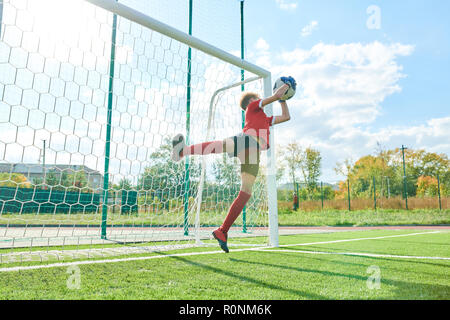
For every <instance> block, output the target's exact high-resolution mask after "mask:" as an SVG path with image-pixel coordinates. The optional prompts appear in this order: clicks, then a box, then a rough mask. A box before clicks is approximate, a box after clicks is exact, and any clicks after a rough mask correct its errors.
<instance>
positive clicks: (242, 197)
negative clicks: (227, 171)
mask: <svg viewBox="0 0 450 320" xmlns="http://www.w3.org/2000/svg"><path fill="white" fill-rule="evenodd" d="M246 139H247V140H248V138H246ZM247 146H248V144H247ZM237 156H238V158H239V160H240V161H241V190H240V192H239V194H238V196H237V198H236V199H235V200H234V202H233V204H232V205H231V207H230V209H229V211H228V214H227V216H226V218H225V220H224V222H223V223H222V225H221V226H220V227H219V228H218V229H217V230H214V231H213V236H214V238H215V239H216V240H217V241H218V242H219V245H220V247H221V248H222V250H223V251H225V252H229V250H228V245H227V241H228V230H230V228H231V226H232V225H233V223H234V221H236V219H237V217H238V216H239V215H240V214H241V212H242V210H243V209H244V207H245V205H246V204H247V202H248V200H250V197H251V195H252V189H253V184H254V183H255V180H256V177H257V176H258V171H259V156H260V153H259V147H258V146H253V147H251V146H248V147H247V148H245V149H244V150H242V151H241V152H239V154H238V155H237Z"/></svg>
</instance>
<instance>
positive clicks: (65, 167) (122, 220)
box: [0, 0, 278, 264]
mask: <svg viewBox="0 0 450 320" xmlns="http://www.w3.org/2000/svg"><path fill="white" fill-rule="evenodd" d="M0 4H1V6H0V10H2V11H1V12H0V13H1V14H2V15H0V109H1V110H2V111H1V112H0V132H2V135H0V264H2V263H11V262H14V263H16V262H22V261H44V260H46V261H49V260H52V259H53V260H54V259H57V260H64V259H78V258H82V257H84V256H87V257H96V256H105V255H124V254H133V253H143V252H148V251H150V250H160V248H164V249H163V250H170V249H172V248H182V247H186V246H192V245H213V246H217V242H216V241H215V240H214V239H213V238H212V235H211V231H212V230H213V229H214V228H216V227H217V226H218V225H220V223H221V222H222V221H223V219H224V218H225V215H226V212H227V211H228V209H229V206H230V205H231V203H232V201H233V200H234V199H235V197H236V194H237V192H238V190H239V186H240V177H239V173H238V172H239V165H238V160H237V159H235V158H228V157H226V156H225V155H209V156H208V157H202V159H201V160H200V158H198V157H195V156H194V157H189V158H186V160H185V162H183V161H181V162H178V163H175V162H173V161H172V160H171V159H170V156H168V155H169V153H170V152H171V146H170V141H171V139H172V138H173V136H175V134H178V133H182V132H184V130H185V131H186V134H187V141H188V143H189V144H191V143H192V142H191V140H192V141H195V142H196V143H198V142H203V141H205V140H206V139H215V140H218V139H224V138H227V137H230V136H232V135H235V134H237V133H238V132H239V131H240V130H242V114H241V110H240V108H239V105H238V100H239V97H240V96H241V94H242V92H241V86H243V85H245V86H246V90H249V91H252V92H257V93H258V94H259V95H264V96H266V97H267V96H270V95H272V80H271V73H270V72H269V71H267V70H265V69H263V68H261V67H259V66H257V65H254V64H252V63H250V62H248V61H245V60H243V59H240V58H238V57H237V56H235V55H233V54H231V53H229V52H227V51H225V50H223V49H220V48H218V47H216V46H213V45H211V44H210V43H208V42H206V41H204V40H201V39H199V38H196V37H194V36H191V35H188V34H187V33H184V32H182V31H180V30H178V29H176V28H174V27H171V26H169V25H167V24H165V23H162V22H161V21H159V20H157V19H155V18H152V17H150V16H148V15H146V14H144V13H142V12H139V11H137V10H135V9H133V8H130V7H128V6H126V5H124V4H121V3H120V2H118V1H115V0H67V1H65V2H64V3H63V2H62V1H60V0H32V1H31V0H28V1H24V0H4V1H2V0H0ZM188 52H189V53H188ZM191 52H192V56H191ZM191 67H192V73H191ZM242 70H244V71H245V75H246V78H245V79H243V80H242V79H241V71H242ZM191 75H192V84H191V80H190V79H191ZM191 89H192V94H191ZM264 111H265V112H266V113H267V114H268V115H269V116H271V115H272V114H273V109H272V106H271V105H269V106H267V107H266V108H265V109H264ZM270 130H271V133H270V141H269V143H270V146H271V147H270V149H269V150H267V151H266V152H263V154H262V158H261V167H260V168H261V170H260V174H259V175H258V177H257V180H256V182H255V187H254V191H253V194H252V197H251V199H250V201H249V202H248V204H247V206H246V210H247V214H246V211H244V212H243V214H242V215H241V217H242V225H241V220H238V221H236V223H235V225H234V226H233V228H232V229H233V230H230V233H229V235H230V245H231V246H233V245H235V246H248V245H256V246H265V245H270V246H273V247H277V246H278V208H277V189H276V188H277V182H276V158H275V148H276V145H275V143H274V130H273V128H272V127H271V129H270ZM239 219H241V218H239ZM241 226H242V227H241ZM247 226H249V228H248V229H247ZM133 243H136V244H138V245H136V246H135V247H133V246H132V244H133Z"/></svg>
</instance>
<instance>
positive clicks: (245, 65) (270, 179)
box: [86, 0, 279, 247]
mask: <svg viewBox="0 0 450 320" xmlns="http://www.w3.org/2000/svg"><path fill="white" fill-rule="evenodd" d="M86 1H88V2H90V3H92V4H94V5H97V6H99V7H102V8H104V9H106V10H108V11H111V12H113V13H115V14H117V15H119V16H122V17H124V18H127V19H129V20H131V21H134V22H137V23H139V24H141V25H143V26H145V27H148V28H150V29H152V30H155V31H157V32H160V33H161V34H164V35H166V36H168V37H170V38H173V39H176V40H178V41H180V42H182V43H184V44H186V45H188V46H190V47H192V48H195V49H198V50H200V51H203V52H205V53H208V54H210V55H212V56H214V57H217V58H219V59H221V60H223V61H226V62H228V63H230V64H232V65H235V66H237V67H239V68H241V69H244V70H246V71H250V72H252V73H254V74H256V75H258V76H260V77H261V78H263V81H264V96H266V97H267V96H270V95H272V79H271V73H270V72H269V71H267V70H265V69H263V68H261V67H258V66H256V65H254V64H252V63H250V62H248V61H245V60H242V59H240V58H238V57H236V56H234V55H232V54H230V53H228V52H226V51H223V50H221V49H219V48H217V47H214V46H212V45H210V44H208V43H206V42H204V41H202V40H200V39H197V38H195V37H193V36H190V35H188V34H186V33H184V32H182V31H179V30H177V29H175V28H172V27H171V26H169V25H167V24H164V23H162V22H160V21H157V20H155V19H153V18H151V17H149V16H147V15H145V14H143V13H141V12H139V11H136V10H134V9H132V8H129V7H127V6H125V5H122V4H120V3H118V2H117V1H114V0H86ZM265 109H266V111H267V113H268V114H269V115H271V114H272V112H273V108H272V106H271V105H269V106H267V107H266V108H265ZM273 131H274V130H273V128H271V132H270V145H271V147H270V148H269V150H268V151H267V152H268V165H267V190H268V195H267V197H268V206H269V243H270V245H271V246H274V247H278V244H279V243H278V204H277V190H276V188H277V182H276V156H275V143H274V132H273Z"/></svg>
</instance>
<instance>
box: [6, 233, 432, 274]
mask: <svg viewBox="0 0 450 320" xmlns="http://www.w3.org/2000/svg"><path fill="white" fill-rule="evenodd" d="M440 232H441V231H431V232H420V233H419V232H418V233H408V234H401V235H393V236H381V237H371V238H356V239H344V240H332V241H320V242H310V243H299V244H287V245H281V246H280V247H294V246H307V245H315V244H326V243H339V242H350V241H362V240H376V239H386V238H395V237H408V236H415V235H422V234H433V233H440ZM270 248H272V247H268V246H266V247H256V248H244V249H237V250H233V251H232V252H242V251H260V250H267V249H270ZM274 251H275V250H274ZM219 253H221V254H223V251H221V250H220V251H219V250H218V251H203V252H186V253H174V254H167V255H157V256H149V257H131V258H121V259H103V260H94V261H74V262H60V263H52V264H47V265H35V266H18V267H9V268H0V272H13V271H25V270H35V269H48V268H58V267H69V266H75V265H77V266H80V265H90V264H101V263H115V262H129V261H144V260H150V259H161V258H170V257H188V256H197V255H209V254H219Z"/></svg>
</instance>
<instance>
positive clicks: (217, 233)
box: [212, 229, 229, 253]
mask: <svg viewBox="0 0 450 320" xmlns="http://www.w3.org/2000/svg"><path fill="white" fill-rule="evenodd" d="M212 235H213V237H214V239H216V240H217V241H218V242H219V245H220V248H221V249H222V250H223V251H225V252H226V253H228V252H229V250H228V246H227V240H228V234H226V233H224V232H222V231H221V230H220V229H217V230H214V231H213V233H212Z"/></svg>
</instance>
